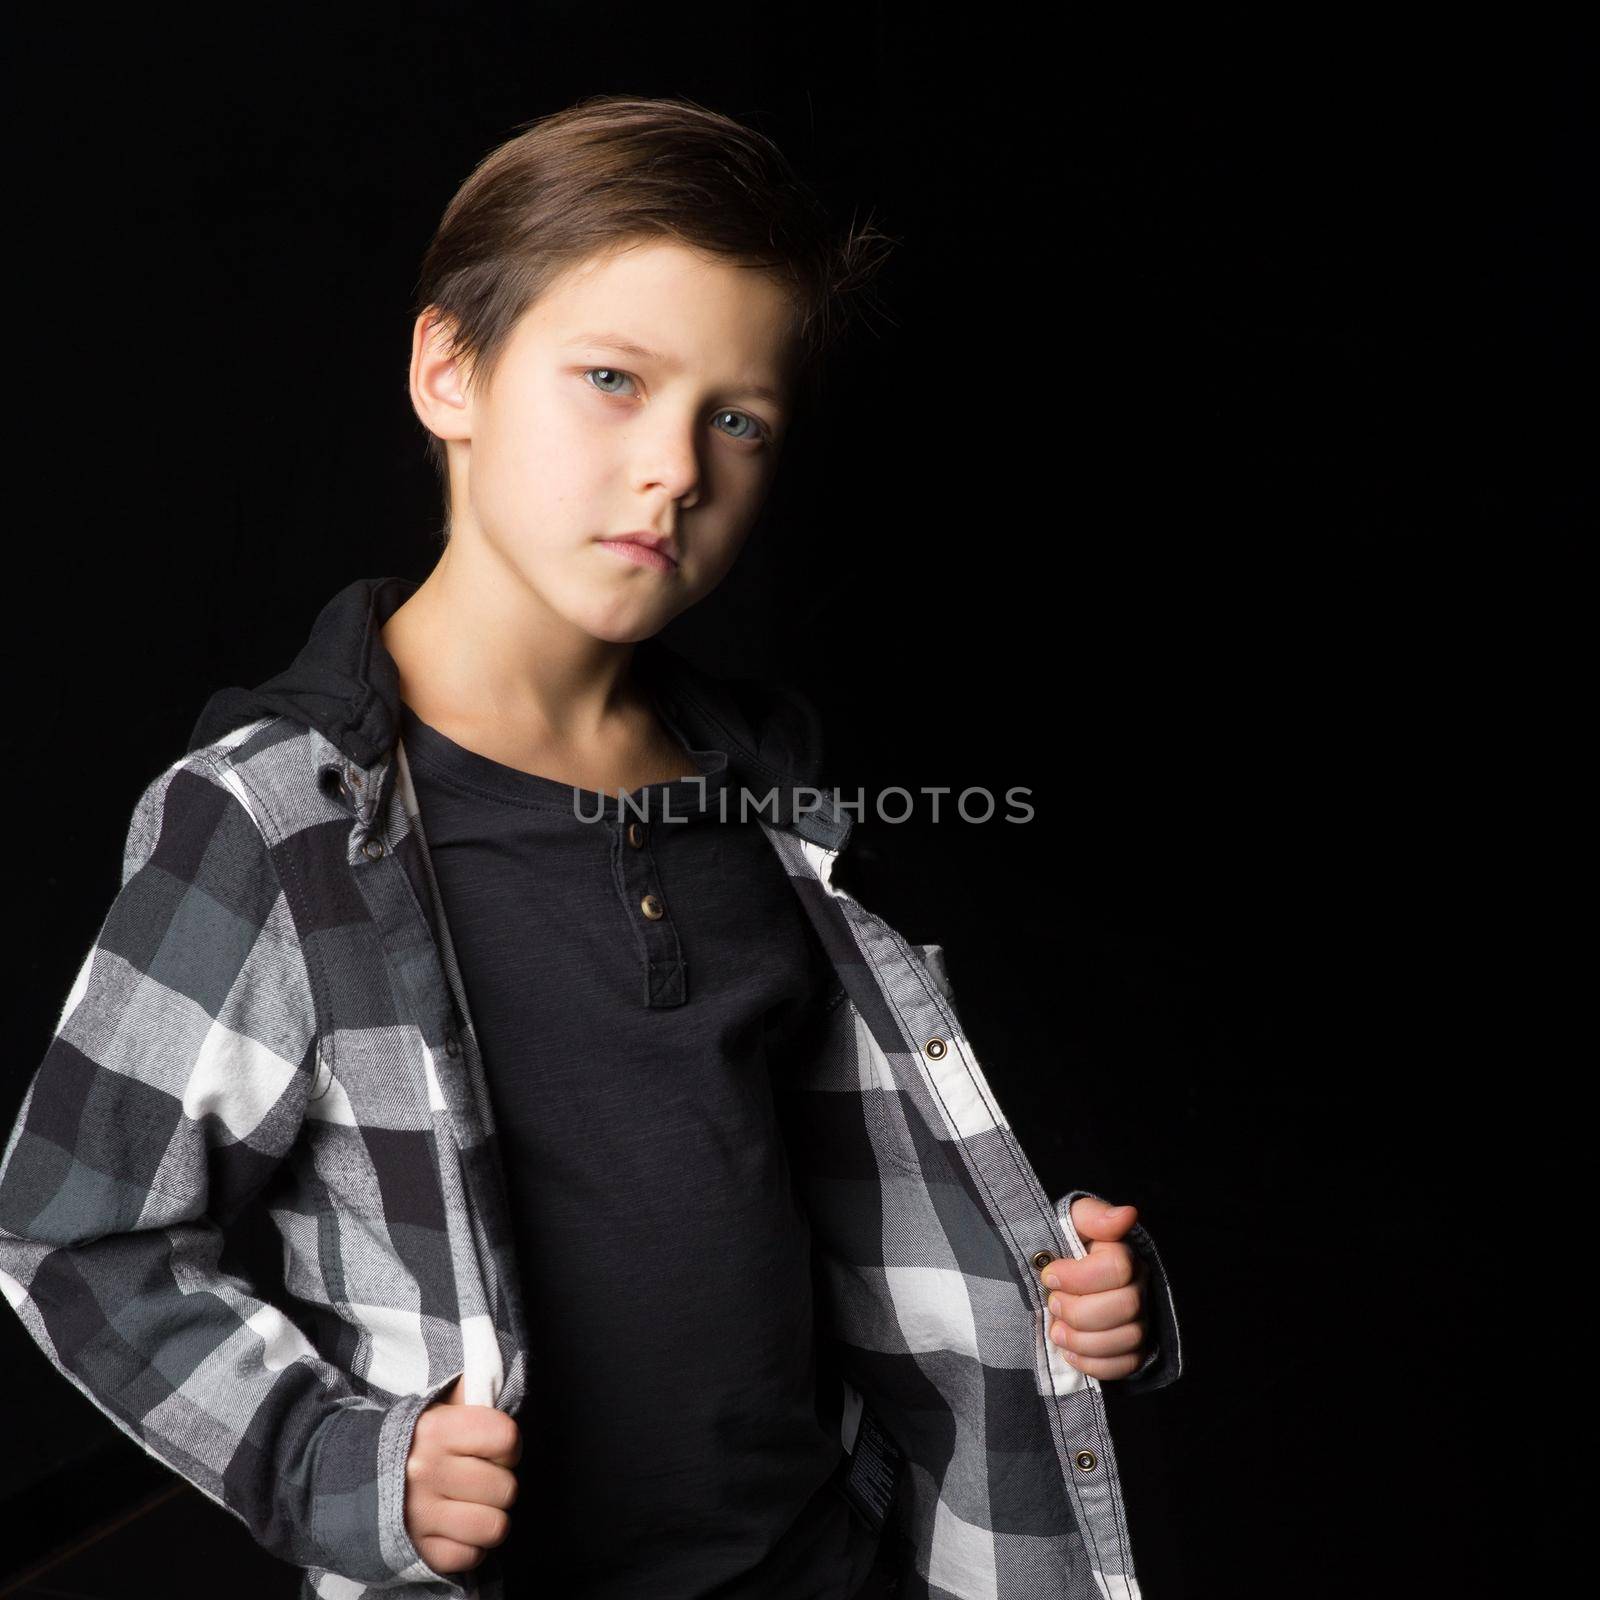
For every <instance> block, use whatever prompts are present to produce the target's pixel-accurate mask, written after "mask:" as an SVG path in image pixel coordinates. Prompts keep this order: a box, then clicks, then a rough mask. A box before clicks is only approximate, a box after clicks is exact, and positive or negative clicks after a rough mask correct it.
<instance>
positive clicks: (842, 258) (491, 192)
mask: <svg viewBox="0 0 1600 1600" xmlns="http://www.w3.org/2000/svg"><path fill="white" fill-rule="evenodd" d="M651 236H655V237H662V238H669V239H673V240H676V241H677V242H679V243H681V244H685V245H689V246H692V247H694V248H696V249H699V250H704V251H706V252H708V253H710V254H714V255H718V256H722V257H724V258H726V259H728V260H732V261H734V262H736V263H738V264H739V265H741V266H747V267H753V268H758V269H761V270H765V271H769V272H772V273H774V274H775V275H776V276H778V277H780V278H783V279H786V280H787V281H788V283H789V285H790V288H791V293H792V295H793V297H794V301H795V306H796V311H797V319H796V328H797V333H798V336H799V344H800V350H799V363H798V368H797V373H796V377H797V397H798V398H799V399H800V401H801V403H802V404H805V403H809V402H810V401H812V400H814V399H815V398H816V397H817V395H818V394H819V393H820V390H821V386H822V374H823V370H824V365H825V360H826V357H827V355H828V353H829V351H830V350H831V349H833V348H834V346H835V345H836V344H837V343H838V342H839V340H840V338H841V336H842V335H843V333H844V332H845V330H846V328H847V327H848V326H849V325H850V323H851V322H852V321H854V320H856V318H857V317H858V316H859V311H858V306H859V307H860V308H861V309H867V308H875V301H874V297H873V294H872V284H873V280H874V279H875V278H876V276H877V274H878V271H879V269H880V268H881V267H882V265H883V263H884V261H885V260H886V259H887V256H888V254H889V252H890V250H891V249H892V247H893V246H894V244H896V243H898V242H899V241H898V240H897V239H895V238H894V237H893V236H891V235H889V234H886V233H884V232H883V231H882V230H881V229H879V228H878V227H877V226H876V225H875V224H874V223H873V222H872V221H871V219H870V218H869V219H868V220H867V221H866V222H864V223H862V224H861V225H859V226H857V225H856V223H855V220H854V218H853V217H852V220H851V224H850V226H849V227H848V228H847V229H844V230H842V231H838V232H836V231H835V230H834V228H833V227H832V225H831V224H830V222H829V220H828V218H827V216H826V213H825V212H824V210H823V207H822V205H821V203H820V201H819V200H818V199H817V197H816V196H815V195H814V194H813V193H812V192H811V191H810V190H809V189H808V188H806V187H805V186H804V185H803V184H802V183H801V182H800V181H799V180H798V179H797V178H796V177H795V175H794V173H793V171H792V169H791V168H790V166H789V163H788V161H787V160H786V159H785V158H784V156H783V154H782V152H781V151H780V150H779V149H778V147H777V146H776V145H775V144H773V142H772V141H771V140H770V139H768V138H767V137H766V136H765V135H764V134H762V133H759V132H757V131H755V130H754V129H752V128H749V127H746V126H745V125H744V124H742V123H739V122H736V121H734V120H733V119H732V118H731V117H727V116H723V115H722V114H720V113H718V112H715V111H710V110H707V109H706V108H705V107H704V106H700V105H697V104H695V102H693V101H692V100H687V99H683V98H677V97H674V98H671V99H654V98H651V99H646V98H639V97H635V96H631V95H617V94H601V95H592V96H590V97H588V98H587V99H584V100H580V101H578V102H577V104H575V105H572V106H569V107H567V108H566V109H565V110H562V111H555V112H551V113H549V114H548V115H546V116H542V117H538V118H536V119H534V120H533V121H532V122H531V123H527V124H524V125H523V126H522V130H521V131H519V132H518V133H517V134H516V135H515V136H514V137H513V138H511V139H509V140H507V141H506V142H505V143H504V144H502V145H500V146H499V147H498V148H496V149H495V150H493V151H491V152H490V153H489V154H488V155H487V156H485V157H484V158H483V160H482V161H480V162H479V163H478V165H477V166H476V167H475V168H474V169H473V171H472V173H471V175H470V176H469V177H468V178H467V180H466V181H465V182H464V183H463V184H462V185H461V187H460V188H459V189H458V190H457V191H456V193H455V195H454V197H453V198H452V199H451V201H450V203H449V205H448V206H446V207H445V211H444V215H443V217H442V218H441V219H440V222H439V226H438V228H437V229H436V230H435V232H434V235H433V238H432V240H431V241H430V242H429V244H428V248H427V250H426V252H425V253H424V255H423V259H422V269H421V272H420V274H419V276H418V280H417V286H416V293H415V297H414V301H413V306H412V318H413V321H414V320H415V318H416V317H418V316H420V315H421V314H422V312H423V311H425V310H428V309H429V308H433V309H435V310H436V311H438V312H439V313H440V314H441V320H442V321H443V322H444V324H445V327H446V338H447V340H448V349H449V353H450V354H451V355H452V356H456V357H460V358H464V359H465V360H466V361H468V362H469V363H470V367H471V371H472V375H473V381H474V382H475V383H482V384H487V383H488V382H489V380H490V379H491V377H492V376H493V373H494V369H495V366H496V364H497V362H498V360H499V358H500V356H501V355H502V353H503V352H504V349H505V346H506V344H507V343H508V341H509V339H510V336H511V333H512V331H513V329H514V328H515V327H516V325H517V323H518V322H519V321H520V319H521V318H522V316H523V314H524V313H525V312H526V311H527V309H528V307H529V306H531V305H532V304H533V302H534V301H535V300H536V299H537V298H538V296H539V295H540V294H541V293H543V292H544V291H545V290H546V289H547V288H549V287H550V285H551V284H552V283H554V281H555V280H556V279H557V278H558V277H559V276H560V275H561V274H562V273H563V272H565V271H566V270H567V269H568V268H570V267H572V266H575V265H577V264H578V263H579V262H580V261H582V260H584V259H585V258H587V257H588V256H590V255H592V254H594V253H595V252H597V251H600V250H603V249H605V248H607V247H610V246H612V245H615V244H618V243H621V242H623V241H625V240H628V239H630V238H638V237H651ZM427 448H428V455H429V458H430V459H431V461H432V462H433V467H434V470H435V472H436V473H437V474H438V477H439V482H440V486H441V489H442V490H443V492H444V495H445V498H446V504H447V505H448V499H449V470H448V458H447V455H446V451H445V447H444V443H443V441H442V440H440V439H439V438H437V437H436V436H435V435H434V434H433V433H431V432H429V433H428V436H427ZM446 532H448V530H446Z"/></svg>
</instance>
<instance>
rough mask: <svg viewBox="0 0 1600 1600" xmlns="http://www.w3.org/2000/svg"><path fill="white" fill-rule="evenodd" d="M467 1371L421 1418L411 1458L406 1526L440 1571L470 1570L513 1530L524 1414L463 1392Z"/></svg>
mask: <svg viewBox="0 0 1600 1600" xmlns="http://www.w3.org/2000/svg"><path fill="white" fill-rule="evenodd" d="M465 1382H466V1377H465V1374H463V1376H462V1377H460V1378H458V1379H456V1382H455V1385H454V1387H453V1388H451V1390H450V1391H449V1393H448V1394H445V1395H441V1396H440V1398H439V1399H437V1400H435V1401H434V1402H433V1404H432V1405H430V1406H428V1407H427V1409H426V1410H424V1411H423V1413H422V1415H421V1416H420V1417H418V1418H417V1425H416V1427H415V1428H414V1429H413V1430H412V1433H411V1453H410V1455H408V1456H407V1457H406V1532H407V1533H409V1534H410V1535H411V1542H412V1544H414V1545H415V1546H416V1547H417V1554H418V1555H420V1556H421V1557H422V1559H423V1560H424V1561H426V1562H427V1563H428V1565H429V1566H430V1567H432V1568H433V1570H434V1571H435V1572H465V1571H467V1570H468V1569H469V1568H472V1567H475V1566H477V1565H478V1563H479V1562H480V1561H482V1560H483V1557H484V1552H485V1551H486V1550H488V1549H490V1548H492V1547H493V1546H495V1545H497V1544H500V1543H502V1542H503V1541H504V1539H505V1537H506V1535H507V1534H508V1533H509V1532H510V1531H511V1518H510V1516H509V1515H507V1509H508V1507H510V1506H511V1505H512V1504H513V1503H514V1502H515V1500H516V1498H517V1480H516V1478H515V1476H514V1475H513V1474H512V1471H511V1469H512V1468H513V1467H514V1466H516V1464H517V1462H518V1461H520V1460H521V1459H522V1430H521V1429H520V1428H519V1427H518V1426H517V1422H516V1418H515V1417H511V1416H508V1415H507V1414H506V1413H505V1412H504V1411H500V1410H498V1409H497V1408H496V1407H494V1406H469V1405H468V1404H467V1403H466V1402H465V1401H464V1400H463V1399H462V1392H463V1391H462V1387H461V1386H462V1384H463V1383H465Z"/></svg>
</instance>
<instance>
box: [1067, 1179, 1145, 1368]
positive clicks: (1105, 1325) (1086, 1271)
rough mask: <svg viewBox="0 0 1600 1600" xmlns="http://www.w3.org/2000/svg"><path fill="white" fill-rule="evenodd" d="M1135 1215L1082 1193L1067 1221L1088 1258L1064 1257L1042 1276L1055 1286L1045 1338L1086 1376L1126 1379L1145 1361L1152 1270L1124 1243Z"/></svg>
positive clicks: (1135, 1211)
mask: <svg viewBox="0 0 1600 1600" xmlns="http://www.w3.org/2000/svg"><path fill="white" fill-rule="evenodd" d="M1138 1220H1139V1212H1138V1208H1137V1207H1135V1206H1108V1205H1106V1204H1105V1202H1104V1201H1101V1200H1096V1199H1094V1198H1093V1197H1092V1196H1090V1195H1080V1196H1079V1197H1078V1198H1077V1199H1076V1200H1074V1201H1073V1202H1072V1225H1073V1227H1075V1228H1076V1229H1077V1230H1078V1236H1079V1238H1081V1239H1082V1240H1083V1242H1084V1243H1085V1244H1086V1245H1087V1246H1088V1249H1089V1253H1088V1255H1086V1256H1084V1257H1083V1259H1082V1260H1081V1261H1079V1260H1074V1259H1073V1258H1072V1257H1071V1256H1064V1257H1062V1258H1061V1259H1060V1260H1058V1261H1052V1262H1051V1263H1050V1264H1049V1266H1047V1267H1045V1268H1044V1269H1043V1270H1042V1272H1041V1273H1040V1277H1041V1278H1042V1279H1043V1281H1044V1286H1045V1288H1046V1289H1054V1290H1055V1292H1054V1293H1053V1294H1051V1296H1050V1301H1049V1304H1050V1327H1049V1334H1050V1338H1051V1339H1052V1340H1053V1341H1054V1342H1055V1344H1056V1347H1057V1348H1058V1349H1059V1350H1060V1351H1061V1353H1062V1355H1064V1356H1065V1357H1066V1359H1067V1360H1068V1361H1070V1362H1071V1363H1072V1365H1073V1366H1075V1367H1076V1368H1077V1369H1078V1370H1079V1371H1080V1372H1086V1373H1088V1374H1089V1376H1090V1377H1091V1378H1125V1377H1127V1376H1128V1374H1129V1373H1130V1372H1133V1371H1136V1370H1137V1368H1138V1366H1139V1363H1140V1362H1141V1361H1143V1360H1144V1358H1145V1354H1146V1351H1145V1339H1146V1337H1147V1333H1146V1326H1145V1320H1144V1287H1145V1281H1146V1279H1147V1278H1148V1277H1149V1272H1148V1270H1147V1268H1146V1267H1145V1264H1144V1262H1143V1261H1141V1260H1140V1259H1139V1258H1138V1257H1137V1256H1135V1255H1134V1253H1133V1251H1132V1250H1131V1249H1130V1248H1129V1247H1128V1246H1127V1245H1125V1244H1124V1243H1123V1242H1122V1239H1123V1235H1124V1234H1126V1233H1127V1231H1128V1230H1129V1229H1130V1228H1131V1227H1132V1226H1133V1225H1134V1223H1135V1222H1137V1221H1138ZM1052 1279H1053V1280H1054V1282H1052V1281H1051V1280H1052Z"/></svg>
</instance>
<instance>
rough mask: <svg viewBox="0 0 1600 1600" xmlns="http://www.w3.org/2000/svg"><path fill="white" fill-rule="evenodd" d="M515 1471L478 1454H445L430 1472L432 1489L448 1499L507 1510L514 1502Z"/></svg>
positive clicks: (516, 1487) (516, 1486)
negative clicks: (435, 1468)
mask: <svg viewBox="0 0 1600 1600" xmlns="http://www.w3.org/2000/svg"><path fill="white" fill-rule="evenodd" d="M518 1487H519V1486H518V1483H517V1478H516V1474H515V1473H513V1472H512V1471H510V1469H509V1468H506V1467H502V1466H499V1465H497V1464H496V1463H495V1462H493V1461H485V1460H484V1459H483V1458H482V1457H481V1456H445V1457H443V1458H442V1459H441V1460H440V1462H439V1465H438V1468H437V1470H436V1471H435V1472H434V1475H433V1489H434V1492H435V1493H436V1494H441V1495H443V1496H444V1497H445V1499H447V1500H469V1501H472V1502H473V1503H474V1504H476V1505H480V1506H493V1507H495V1508H496V1509H497V1510H499V1511H509V1510H510V1509H511V1507H512V1506H514V1505H515V1504H516V1502H517V1494H518Z"/></svg>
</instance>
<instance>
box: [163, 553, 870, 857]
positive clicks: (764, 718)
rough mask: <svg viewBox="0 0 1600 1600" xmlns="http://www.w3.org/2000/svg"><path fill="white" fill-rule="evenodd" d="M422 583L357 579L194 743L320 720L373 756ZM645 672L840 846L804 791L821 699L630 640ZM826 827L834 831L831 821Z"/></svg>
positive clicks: (738, 761)
mask: <svg viewBox="0 0 1600 1600" xmlns="http://www.w3.org/2000/svg"><path fill="white" fill-rule="evenodd" d="M419 587H420V585H419V582H418V580H416V579H414V578H406V577H388V578H358V579H357V580H356V581H355V582H354V583H350V584H347V585H346V586H345V587H344V588H343V589H341V590H339V592H338V593H337V594H335V595H334V596H333V598H332V599H331V600H329V601H328V602H327V604H326V605H325V606H323V608H322V610H321V611H320V612H319V613H318V614H317V618H316V620H315V622H313V623H312V625H311V632H310V634H309V636H308V637H307V639H306V642H305V644H304V645H303V646H302V647H301V649H300V651H299V653H298V654H297V655H296V656H295V658H294V660H293V661H291V662H290V663H289V665H288V666H286V667H284V668H283V669H282V670H281V671H279V672H276V673H274V674H273V675H272V676H271V677H269V678H265V679H263V680H262V681H261V682H260V683H258V684H256V685H254V686H253V687H247V686H245V685H232V686H230V687H228V688H224V689H218V690H217V691H216V692H215V693H214V694H213V695H211V696H210V698H209V699H208V700H207V701H206V703H205V706H204V707H203V709H202V710H201V712H200V715H199V718H198V719H197V720H196V722H195V725H194V730H193V732H192V733H191V734H190V735H189V744H188V748H189V750H190V751H194V750H197V749H199V748H200V747H201V746H203V745H207V744H210V743H212V742H213V741H214V740H216V739H219V738H221V737H222V736H223V735H224V734H227V733H229V732H231V731H232V730H233V729H234V728H237V727H239V726H241V725H242V724H244V723H247V722H251V721H254V720H255V719H256V718H258V717H263V716H284V717H288V718H290V719H291V720H293V721H295V722H299V723H303V724H305V725H307V726H309V727H313V728H315V729H317V730H318V731H319V732H320V733H321V734H322V735H323V736H324V737H325V738H326V739H328V740H329V742H330V743H332V744H333V745H334V746H336V747H337V748H338V749H339V750H340V751H341V752H342V753H343V754H344V755H346V756H348V757H349V758H350V760H351V761H353V762H354V763H356V765H358V766H360V767H363V768H367V767H372V766H374V765H376V764H377V763H378V762H379V761H381V760H382V758H383V757H384V756H385V755H387V754H388V752H389V751H390V750H392V749H393V747H394V744H395V741H396V739H397V738H398V736H399V731H400V706H401V701H400V674H399V669H398V668H397V667H396V665H395V662H394V658H393V657H392V656H391V655H390V654H389V651H388V648H387V647H386V646H385V644H384V642H383V634H382V628H383V625H384V623H386V622H387V621H388V620H389V618H390V617H391V616H392V615H393V614H394V613H395V612H396V611H397V610H398V609H399V608H400V606H401V605H403V604H404V603H405V601H406V600H408V599H409V598H410V597H411V596H412V595H413V594H414V593H415V592H416V590H417V589H418V588H419ZM634 661H635V664H636V667H637V669H638V671H639V674H640V677H641V679H642V680H643V681H644V682H646V683H647V684H649V685H650V686H651V688H652V689H653V690H654V692H655V694H656V696H657V698H658V700H659V701H660V702H661V704H662V707H663V710H664V711H666V713H667V715H668V717H669V719H670V720H672V721H674V722H676V723H677V725H678V728H679V731H680V733H681V734H682V735H683V736H684V737H685V738H687V739H688V741H689V742H690V744H691V745H693V746H695V747H698V748H714V749H719V750H726V751H727V754H728V769H729V775H730V779H731V781H733V782H735V783H738V784H742V785H744V786H745V787H746V788H748V789H749V790H750V791H751V794H752V799H751V801H750V807H751V812H752V814H755V807H756V803H757V801H759V800H760V799H762V798H763V797H764V796H766V795H767V794H768V792H769V791H774V792H775V804H774V805H769V807H768V809H767V810H766V811H764V812H762V813H760V814H761V815H764V816H765V817H767V819H768V820H771V821H777V822H781V823H787V822H790V821H792V820H794V817H795V813H796V809H797V808H798V809H802V810H804V809H810V810H811V811H812V814H813V820H814V822H819V823H820V822H821V821H823V819H826V821H827V823H828V824H829V826H830V827H831V829H832V830H833V831H834V832H836V834H837V838H838V845H836V846H835V848H837V847H838V846H839V845H842V844H843V840H844V838H845V837H846V836H847V834H848V832H849V825H850V820H851V819H850V818H849V817H848V816H846V815H844V814H843V813H842V812H840V811H839V809H838V808H837V807H836V806H835V805H833V804H832V802H831V800H824V801H823V802H822V803H821V805H820V807H819V806H818V803H817V801H816V798H815V797H814V796H810V795H808V796H804V797H800V796H796V795H795V794H794V791H795V790H797V789H807V790H823V789H824V787H825V786H824V784H823V782H822V771H823V761H822V757H823V745H822V728H821V722H820V719H819V717H818V715H817V710H816V707H815V706H814V705H813V703H812V702H811V700H810V699H809V697H808V696H806V695H805V694H804V693H803V692H802V691H800V690H798V689H796V688H792V687H788V686H783V685H778V684H773V683H769V682H767V681H765V680H762V679H758V678H753V677H740V678H725V677H719V676H717V675H715V674H713V673H710V672H708V671H706V670H705V669H703V668H701V667H699V666H697V665H695V663H693V662H691V661H690V660H689V659H688V657H686V656H684V655H682V654H681V653H680V652H678V651H677V650H674V649H673V648H672V647H671V646H670V645H668V644H665V643H664V642H663V641H662V640H660V639H645V640H642V641H640V642H639V643H638V644H637V645H635V647H634ZM825 831H827V830H825Z"/></svg>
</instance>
